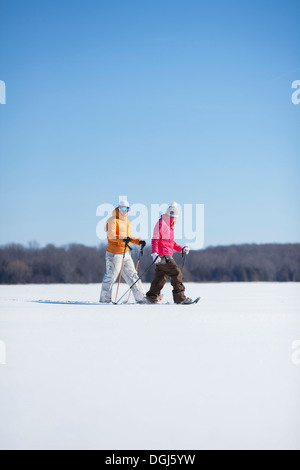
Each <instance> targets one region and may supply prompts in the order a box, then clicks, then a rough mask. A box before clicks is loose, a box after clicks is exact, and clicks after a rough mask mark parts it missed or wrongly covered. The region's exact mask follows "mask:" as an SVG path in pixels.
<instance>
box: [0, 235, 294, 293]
mask: <svg viewBox="0 0 300 470" xmlns="http://www.w3.org/2000/svg"><path fill="white" fill-rule="evenodd" d="M105 253H106V247H105V246H103V245H101V246H99V247H87V246H84V245H78V244H71V245H67V246H64V247H56V246H54V245H47V246H46V247H43V248H41V247H39V246H38V245H37V244H35V243H32V244H30V245H29V246H28V247H25V246H22V245H16V244H11V245H6V246H2V247H0V284H29V283H32V284H50V283H70V284H86V283H98V282H99V283H100V282H101V281H102V278H103V275H104V272H105ZM132 253H133V258H134V259H135V261H136V260H137V256H138V253H139V248H138V247H134V248H133V251H132ZM174 257H175V259H176V261H177V262H178V264H179V266H182V264H183V259H182V256H181V255H180V254H176V255H175V256H174ZM151 261H152V259H151V258H150V251H149V248H148V249H146V250H145V253H144V256H143V258H142V260H141V263H140V269H139V272H140V273H141V272H143V270H144V269H146V268H147V267H148V266H149V264H150V263H151ZM153 270H154V267H153V268H152V269H151V270H149V271H148V273H147V274H146V275H145V277H144V278H143V280H144V281H145V282H151V280H152V278H153ZM184 280H185V281H190V282H258V281H264V282H275V281H277V282H299V281H300V244H266V245H255V244H249V245H232V246H216V247H208V248H206V249H204V250H199V251H191V252H190V254H189V256H188V257H187V258H186V262H185V268H184Z"/></svg>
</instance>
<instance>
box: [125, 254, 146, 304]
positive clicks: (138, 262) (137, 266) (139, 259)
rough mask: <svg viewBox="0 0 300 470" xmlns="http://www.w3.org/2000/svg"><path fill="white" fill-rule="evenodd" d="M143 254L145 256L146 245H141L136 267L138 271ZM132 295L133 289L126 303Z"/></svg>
mask: <svg viewBox="0 0 300 470" xmlns="http://www.w3.org/2000/svg"><path fill="white" fill-rule="evenodd" d="M141 256H144V247H143V246H141V250H140V254H139V258H138V260H137V263H136V267H135V270H136V272H137V270H138V268H139V265H140V261H141ZM130 296H131V290H130V291H129V295H128V299H127V300H125V303H126V304H128V302H129V299H130Z"/></svg>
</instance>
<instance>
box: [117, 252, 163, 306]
mask: <svg viewBox="0 0 300 470" xmlns="http://www.w3.org/2000/svg"><path fill="white" fill-rule="evenodd" d="M157 258H158V256H157V257H156V258H155V260H154V261H153V262H152V263H151V264H150V266H148V268H147V269H145V271H144V272H143V274H141V275H140V277H139V278H138V279H137V280H136V281H135V282H134V283H133V284H132V286H130V287H129V289H128V290H127V291H126V292H125V294H123V295H122V297H120V298H119V300H118V302H115V305H118V304H119V303H120V302H121V300H122V299H123V297H125V295H127V294H128V292H129V291H131V289H132V288H133V287H134V286H135V285H136V284H137V283H138V282H139V281H140V280H141V279H142V277H143V276H144V274H146V272H147V271H149V269H150V268H151V267H152V266H153V265H154V264H155V263H156V260H157Z"/></svg>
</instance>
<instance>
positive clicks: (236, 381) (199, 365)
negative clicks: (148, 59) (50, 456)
mask: <svg viewBox="0 0 300 470" xmlns="http://www.w3.org/2000/svg"><path fill="white" fill-rule="evenodd" d="M187 287H188V292H187V293H188V295H190V296H192V297H196V296H198V295H201V297H202V300H201V302H200V303H199V304H198V305H194V306H173V305H154V306H139V305H129V306H118V307H116V306H99V305H95V304H94V305H93V304H88V303H87V302H94V303H96V302H97V300H98V297H99V286H96V285H87V286H86V285H84V286H78V285H76V286H74V285H73V286H70V285H50V286H34V285H31V286H0V321H1V323H0V341H2V342H4V343H5V346H6V362H7V364H6V365H0V396H1V402H0V448H1V449H76V448H77V449H91V448H92V449H136V450H139V449H153V450H160V449H170V450H176V449H185V450H190V449H249V448H250V449H254V448H255V449H300V365H296V364H293V361H292V354H293V349H292V343H293V342H294V341H295V340H300V306H299V305H300V303H299V299H300V285H299V284H293V283H290V284H264V283H261V284H259V283H258V284H255V283H253V284H209V285H208V284H199V285H196V284H189V285H188V286H187ZM122 289H124V287H123V286H122ZM170 292H171V291H170V289H169V288H168V289H166V295H165V299H164V300H171V295H170ZM40 300H42V301H45V302H38V301H40ZM67 301H72V303H69V304H66V303H65V302H67ZM1 344H2V346H3V343H1ZM2 359H3V352H2ZM0 360H1V357H0ZM294 362H295V361H294Z"/></svg>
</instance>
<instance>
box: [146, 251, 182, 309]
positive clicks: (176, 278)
mask: <svg viewBox="0 0 300 470" xmlns="http://www.w3.org/2000/svg"><path fill="white" fill-rule="evenodd" d="M168 277H170V278H171V284H172V286H173V298H174V302H175V304H180V302H182V301H183V300H185V299H186V296H185V294H184V292H185V287H184V285H183V283H182V281H183V278H182V273H181V271H180V268H179V267H178V265H177V264H176V262H175V261H174V260H173V259H172V260H171V261H169V262H168V263H161V264H158V265H157V266H156V269H155V275H154V279H153V281H152V284H151V287H150V290H149V292H147V298H148V299H149V300H150V302H153V303H154V302H155V301H156V300H157V299H158V297H159V296H160V293H161V290H162V289H163V287H164V286H165V284H166V282H167V280H168Z"/></svg>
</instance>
